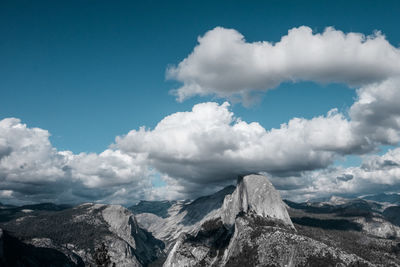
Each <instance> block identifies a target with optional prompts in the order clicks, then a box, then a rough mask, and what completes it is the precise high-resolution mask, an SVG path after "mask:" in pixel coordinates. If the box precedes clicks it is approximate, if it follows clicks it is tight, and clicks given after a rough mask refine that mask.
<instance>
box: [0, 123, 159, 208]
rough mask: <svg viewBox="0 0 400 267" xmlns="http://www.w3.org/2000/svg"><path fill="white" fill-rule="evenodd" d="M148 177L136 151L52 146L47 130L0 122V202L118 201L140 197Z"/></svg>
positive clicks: (147, 187) (149, 185)
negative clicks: (74, 149) (75, 150)
mask: <svg viewBox="0 0 400 267" xmlns="http://www.w3.org/2000/svg"><path fill="white" fill-rule="evenodd" d="M150 177H151V171H150V170H148V168H147V166H146V165H145V164H144V159H143V158H141V156H140V155H138V156H128V155H126V154H122V153H121V152H120V151H118V150H111V149H107V150H105V151H104V152H102V153H101V154H86V153H81V154H73V153H72V152H70V151H57V150H56V149H55V148H54V147H53V146H52V145H51V143H50V141H49V132H48V131H46V130H43V129H39V128H28V127H27V126H26V125H25V124H22V123H21V122H20V120H18V119H14V118H8V119H3V120H1V121H0V197H2V198H4V199H5V200H6V201H9V200H10V199H11V200H13V202H18V201H20V202H21V203H24V202H39V201H40V202H43V201H55V202H80V201H94V200H99V201H108V202H113V201H116V202H121V203H124V202H130V201H132V200H137V199H140V198H146V197H147V196H146V192H147V191H151V181H150ZM123 198H124V199H123Z"/></svg>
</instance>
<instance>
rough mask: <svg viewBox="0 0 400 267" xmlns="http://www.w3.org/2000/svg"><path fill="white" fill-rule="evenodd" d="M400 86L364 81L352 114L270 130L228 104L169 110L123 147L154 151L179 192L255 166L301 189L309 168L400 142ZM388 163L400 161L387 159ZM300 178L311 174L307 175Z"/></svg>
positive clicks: (120, 144)
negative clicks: (162, 117) (240, 114)
mask: <svg viewBox="0 0 400 267" xmlns="http://www.w3.org/2000/svg"><path fill="white" fill-rule="evenodd" d="M399 85H400V82H399V79H398V78H396V77H394V78H389V79H387V80H384V81H382V82H379V83H373V84H369V85H366V86H363V87H361V88H359V89H358V90H357V94H358V97H357V99H356V101H355V103H354V104H353V105H352V106H351V108H350V110H349V113H348V114H342V113H339V112H338V111H337V110H336V109H333V110H331V111H329V112H328V113H327V114H326V115H325V116H317V117H314V118H312V119H304V118H293V119H291V120H290V121H289V122H287V123H284V124H282V125H281V127H280V128H278V129H270V130H267V129H265V128H263V127H262V126H261V125H260V124H259V123H257V122H252V123H248V122H245V121H242V120H241V119H240V118H237V117H235V115H234V114H233V112H232V111H231V110H230V106H229V104H228V103H227V102H225V103H223V104H217V103H215V102H208V103H201V104H197V105H195V106H194V107H193V109H192V110H191V111H188V112H177V113H174V114H172V115H170V116H167V117H166V118H164V119H163V120H162V121H160V122H159V123H158V124H157V126H156V127H155V128H154V129H146V128H141V129H139V130H132V131H130V132H129V133H128V134H127V135H125V136H121V137H117V138H116V147H117V148H118V149H119V150H121V151H122V152H123V153H127V154H130V155H137V154H144V155H146V157H147V159H148V163H149V164H151V166H154V167H155V168H156V169H157V170H158V171H160V172H161V173H164V174H166V175H168V177H171V178H173V179H174V181H175V183H177V184H179V185H180V186H181V187H175V188H177V190H180V191H181V192H184V191H185V192H187V193H190V194H193V193H196V192H199V191H202V189H204V190H206V187H207V186H208V187H210V186H214V187H215V186H218V185H223V184H224V183H227V182H228V181H232V180H233V179H234V177H236V176H237V175H238V174H246V173H253V172H267V173H269V174H271V175H272V176H273V177H279V178H280V179H281V180H280V181H278V180H276V179H275V182H276V185H277V186H278V187H280V188H285V186H286V187H293V185H294V184H296V186H297V187H300V185H301V184H303V183H304V185H307V184H310V183H312V182H313V179H305V178H304V175H303V173H305V172H307V171H313V170H319V169H325V168H327V167H329V166H330V165H331V164H332V163H333V162H334V161H335V160H336V159H338V158H340V157H342V156H345V155H352V154H358V155H364V154H366V153H371V152H375V151H377V149H378V148H379V146H380V145H387V144H390V145H396V144H397V143H398V142H399V141H400V124H399V123H400V109H399V105H398V103H397V99H400V95H399V92H400V88H399ZM381 164H382V166H383V165H385V166H394V165H395V164H396V162H394V161H393V162H392V161H390V160H389V159H387V160H386V161H385V162H383V163H381ZM364 168H366V167H364ZM352 175H353V174H352V173H346V172H343V173H335V175H334V176H329V177H330V178H332V181H334V182H343V181H350V180H352V178H351V177H355V176H354V175H353V176H352ZM288 177H289V178H288ZM290 177H292V178H290ZM293 177H303V178H302V179H303V181H301V182H299V181H298V180H296V179H294V178H293ZM285 179H286V180H285ZM293 179H294V180H293ZM293 181H296V182H295V183H293ZM355 181H358V180H357V179H355ZM170 182H171V181H170Z"/></svg>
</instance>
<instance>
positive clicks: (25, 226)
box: [4, 203, 164, 266]
mask: <svg viewBox="0 0 400 267" xmlns="http://www.w3.org/2000/svg"><path fill="white" fill-rule="evenodd" d="M4 226H5V227H7V229H9V230H10V231H12V232H14V233H16V234H17V235H18V237H19V238H20V239H21V240H23V241H24V243H25V244H29V245H30V246H32V247H35V248H43V249H50V248H51V249H54V250H56V251H59V252H61V253H62V254H63V255H65V256H66V257H68V258H69V259H70V261H72V262H74V263H75V264H76V265H79V262H81V263H82V264H85V265H88V266H99V265H100V266H143V265H147V264H148V263H150V262H152V261H153V260H155V259H157V258H158V257H159V256H160V255H161V254H162V252H161V251H162V249H163V248H164V244H163V243H162V242H161V241H159V240H157V239H155V238H154V237H153V236H152V235H151V234H150V233H148V232H147V231H145V230H143V229H141V228H140V227H139V226H138V224H137V222H136V220H135V217H134V215H133V214H132V212H130V211H129V210H127V209H126V208H124V207H122V206H119V205H102V204H91V203H87V204H82V205H79V206H77V207H74V208H72V209H65V210H62V211H57V212H52V213H47V214H42V215H39V216H26V217H21V218H18V219H16V220H14V221H10V222H8V223H7V224H4Z"/></svg>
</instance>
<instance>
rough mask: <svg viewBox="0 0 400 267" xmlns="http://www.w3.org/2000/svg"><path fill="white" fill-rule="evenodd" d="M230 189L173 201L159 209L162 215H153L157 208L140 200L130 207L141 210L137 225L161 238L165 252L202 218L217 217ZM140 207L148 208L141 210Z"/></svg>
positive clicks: (202, 219)
mask: <svg viewBox="0 0 400 267" xmlns="http://www.w3.org/2000/svg"><path fill="white" fill-rule="evenodd" d="M234 190H235V187H234V186H228V187H226V188H224V189H222V190H220V191H218V192H216V193H214V194H212V195H209V196H204V197H200V198H198V199H196V200H194V201H176V202H174V203H173V205H171V206H170V207H169V208H168V209H167V210H166V211H163V213H162V214H165V213H167V214H168V215H167V216H164V218H162V217H160V216H158V215H157V214H159V213H160V212H159V210H158V209H156V208H155V207H154V206H153V205H152V204H150V203H149V202H146V203H145V204H146V205H144V204H143V203H142V202H141V203H139V204H138V205H137V207H131V208H130V209H132V210H136V211H139V210H141V211H142V213H140V214H136V215H135V217H136V219H137V221H138V223H139V225H140V226H141V227H142V228H144V229H146V230H147V231H149V232H151V233H152V234H153V235H154V237H156V238H157V239H160V240H162V241H163V242H164V243H165V245H166V249H165V251H166V252H168V251H169V250H170V248H171V247H172V246H173V245H174V244H175V241H176V240H177V238H178V237H179V235H180V234H181V233H183V232H192V231H194V230H196V229H197V228H198V227H199V225H201V224H202V223H203V222H204V221H206V220H208V219H210V218H214V217H219V216H220V208H221V206H222V204H223V202H224V199H225V196H226V195H228V194H231V193H232V192H233V191H234ZM157 203H158V202H154V203H153V204H157ZM144 206H147V207H149V209H148V210H146V209H144V208H143V207H144ZM163 206H165V205H163Z"/></svg>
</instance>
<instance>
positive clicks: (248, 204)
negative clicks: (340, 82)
mask: <svg viewBox="0 0 400 267" xmlns="http://www.w3.org/2000/svg"><path fill="white" fill-rule="evenodd" d="M241 212H244V213H254V214H256V215H259V216H261V217H265V218H272V219H277V220H281V221H282V223H284V224H286V225H288V226H290V227H292V228H294V226H293V223H292V221H291V220H290V217H289V214H288V212H287V210H286V206H285V203H284V202H283V201H282V199H281V196H280V194H279V192H278V191H277V190H276V189H275V188H274V186H273V185H272V184H271V182H270V181H269V180H268V179H267V177H265V176H262V175H247V176H245V177H240V178H239V179H238V183H237V186H236V190H235V191H234V192H233V193H232V194H231V195H227V196H226V197H225V200H224V204H223V206H222V209H221V217H222V222H223V223H224V224H226V225H228V226H232V225H233V224H234V223H235V219H236V216H237V215H238V214H239V213H241Z"/></svg>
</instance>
